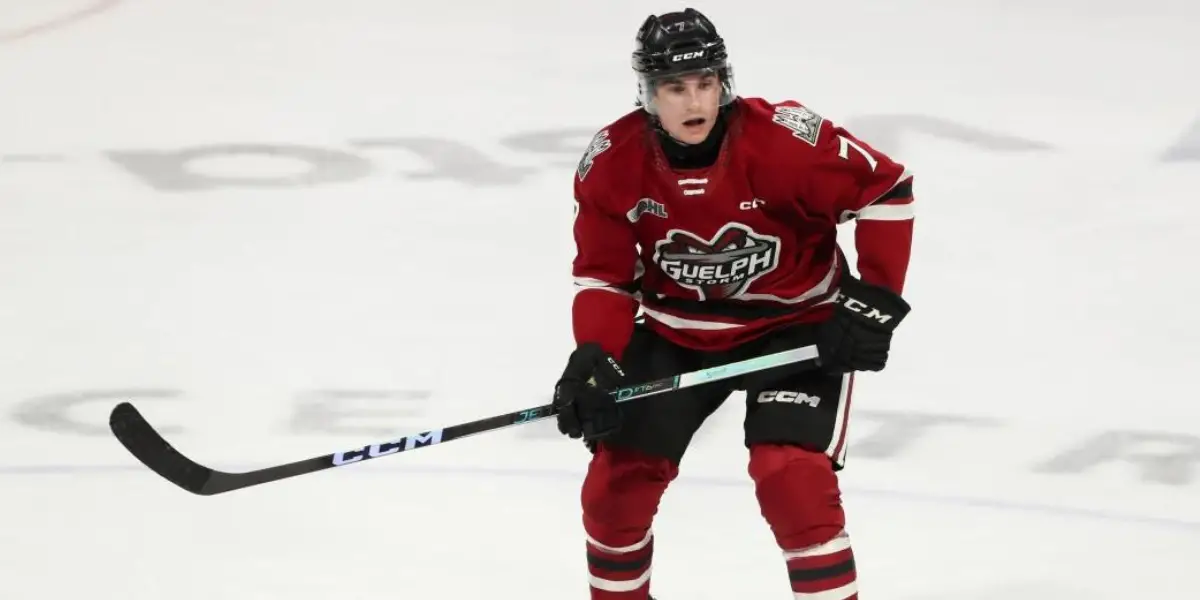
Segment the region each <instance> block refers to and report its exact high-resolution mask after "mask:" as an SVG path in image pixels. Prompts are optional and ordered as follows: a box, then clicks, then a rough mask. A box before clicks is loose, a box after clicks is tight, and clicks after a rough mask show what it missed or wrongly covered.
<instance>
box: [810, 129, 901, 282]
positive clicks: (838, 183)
mask: <svg viewBox="0 0 1200 600" xmlns="http://www.w3.org/2000/svg"><path fill="white" fill-rule="evenodd" d="M801 110H804V111H805V112H807V113H808V114H810V115H812V116H811V117H810V122H812V121H813V120H815V121H816V122H815V123H813V125H815V131H816V132H817V135H816V136H815V137H816V139H814V140H812V142H811V145H812V148H811V149H810V150H811V152H808V153H807V154H808V155H809V158H808V159H807V160H805V161H804V163H805V164H804V166H803V167H802V171H803V172H802V174H801V175H802V176H801V178H800V180H801V183H800V186H801V190H800V197H801V198H803V199H804V200H805V202H806V203H808V204H809V205H810V207H809V208H810V209H814V210H816V211H817V212H818V213H820V214H821V215H822V216H824V217H826V218H828V219H830V220H831V221H833V222H834V223H836V224H840V223H845V222H847V221H850V220H855V221H856V227H855V232H854V246H855V250H856V252H857V254H858V273H859V276H860V277H861V278H862V280H863V281H866V282H867V283H872V284H875V285H880V286H883V287H886V288H888V289H890V290H892V291H893V292H895V293H897V294H900V293H902V292H903V290H904V281H905V277H906V275H907V273H908V263H909V257H910V256H911V253H912V237H913V222H914V213H913V190H912V180H913V177H912V174H911V173H910V172H909V171H908V169H907V168H905V166H904V165H902V164H900V163H898V162H896V161H894V160H892V159H891V158H890V157H888V156H887V155H886V154H884V153H883V152H880V151H879V150H876V149H875V148H872V147H871V146H870V145H869V144H868V143H866V142H864V141H862V140H860V139H858V138H856V137H855V136H854V135H852V134H851V133H850V132H848V131H846V130H845V129H844V128H842V127H840V126H838V125H836V124H834V123H832V122H830V121H827V120H825V119H823V118H821V117H819V116H816V115H815V114H814V113H811V111H807V109H801Z"/></svg>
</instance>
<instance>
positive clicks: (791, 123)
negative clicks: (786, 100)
mask: <svg viewBox="0 0 1200 600" xmlns="http://www.w3.org/2000/svg"><path fill="white" fill-rule="evenodd" d="M771 121H772V122H773V123H775V124H777V125H782V126H784V127H786V128H788V129H790V130H791V131H792V136H793V137H796V138H799V139H802V140H804V141H805V142H808V144H809V145H810V146H816V145H817V138H818V137H820V135H821V124H822V123H824V122H825V118H824V117H822V116H821V115H818V114H817V113H815V112H813V111H811V110H809V109H807V108H805V107H803V106H776V107H775V115H774V116H773V117H771Z"/></svg>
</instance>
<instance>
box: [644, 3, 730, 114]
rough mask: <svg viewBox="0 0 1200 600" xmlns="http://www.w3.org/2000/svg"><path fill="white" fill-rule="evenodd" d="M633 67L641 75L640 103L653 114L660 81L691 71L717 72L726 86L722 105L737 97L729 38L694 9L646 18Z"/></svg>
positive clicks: (723, 86) (722, 84)
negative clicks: (727, 47) (729, 50)
mask: <svg viewBox="0 0 1200 600" xmlns="http://www.w3.org/2000/svg"><path fill="white" fill-rule="evenodd" d="M633 70H634V72H635V73H637V76H638V105H639V106H642V107H643V108H645V109H646V111H647V112H650V113H654V112H655V110H654V103H653V98H654V89H655V86H656V84H657V83H659V82H660V81H662V80H665V79H670V78H673V77H678V76H680V75H683V74H687V73H698V72H710V73H713V74H715V75H716V76H717V77H718V78H719V79H720V80H721V86H722V88H723V89H724V92H723V93H722V94H721V105H722V106H725V105H727V104H729V103H730V102H733V99H734V98H735V97H736V93H735V91H734V85H733V68H732V67H731V66H730V64H729V53H728V52H727V51H726V50H725V40H724V39H722V38H721V36H720V35H718V34H717V28H716V26H715V25H713V22H712V21H710V20H709V19H708V17H706V16H704V15H703V14H701V13H700V11H698V10H696V9H694V8H686V9H684V10H683V11H681V12H669V13H665V14H662V15H657V16H656V15H650V16H649V17H646V21H645V22H644V23H642V27H641V28H640V29H638V32H637V38H636V40H635V46H634V51H633Z"/></svg>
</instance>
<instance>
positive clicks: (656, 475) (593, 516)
mask: <svg viewBox="0 0 1200 600" xmlns="http://www.w3.org/2000/svg"><path fill="white" fill-rule="evenodd" d="M677 474H678V468H677V467H676V466H675V464H674V463H672V462H671V461H669V460H667V459H666V458H660V457H656V456H652V455H649V454H645V453H643V452H639V451H637V450H632V449H625V448H613V447H611V446H607V445H605V444H603V443H602V444H600V445H599V446H598V447H597V449H596V453H595V455H594V456H593V457H592V462H591V464H590V465H588V473H587V477H586V478H584V481H583V490H582V493H581V500H582V505H583V522H584V529H585V530H586V531H587V533H588V535H590V536H591V537H592V538H594V539H597V540H600V541H601V542H603V543H604V544H607V545H610V546H623V545H627V544H632V543H635V542H637V541H638V540H640V539H641V538H642V537H644V536H645V534H646V531H647V530H648V529H649V528H650V525H651V522H652V521H653V519H654V515H655V513H657V512H658V503H659V500H661V499H662V495H663V493H664V492H665V491H666V490H667V486H668V485H669V484H670V483H671V481H672V480H673V479H675V476H676V475H677Z"/></svg>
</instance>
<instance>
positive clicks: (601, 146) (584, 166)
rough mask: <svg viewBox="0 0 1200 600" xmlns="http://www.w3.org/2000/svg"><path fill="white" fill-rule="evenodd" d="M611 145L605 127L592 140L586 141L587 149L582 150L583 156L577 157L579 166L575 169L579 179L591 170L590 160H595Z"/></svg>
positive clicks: (582, 178)
mask: <svg viewBox="0 0 1200 600" xmlns="http://www.w3.org/2000/svg"><path fill="white" fill-rule="evenodd" d="M611 147H612V141H611V140H609V139H608V130H607V129H603V130H601V131H600V132H599V133H597V134H596V135H595V136H594V137H592V141H591V142H589V143H588V147H587V150H585V151H584V153H583V158H580V159H579V167H578V168H577V169H576V172H578V174H579V180H580V181H583V180H584V178H586V177H587V174H588V172H589V171H591V170H592V162H593V161H595V160H596V157H597V156H599V155H600V154H601V153H603V152H604V151H605V150H608V149H609V148H611Z"/></svg>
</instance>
